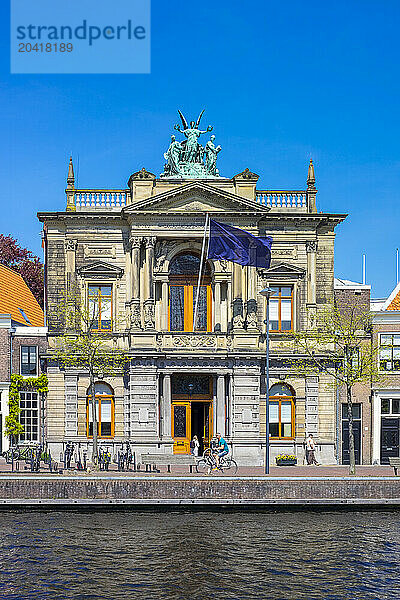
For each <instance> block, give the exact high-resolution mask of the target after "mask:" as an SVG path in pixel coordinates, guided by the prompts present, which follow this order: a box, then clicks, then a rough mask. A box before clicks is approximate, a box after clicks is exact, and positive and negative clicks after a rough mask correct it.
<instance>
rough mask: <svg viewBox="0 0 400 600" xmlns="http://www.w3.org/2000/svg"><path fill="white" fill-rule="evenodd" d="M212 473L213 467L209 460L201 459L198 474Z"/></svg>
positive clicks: (197, 463) (197, 469) (197, 465)
mask: <svg viewBox="0 0 400 600" xmlns="http://www.w3.org/2000/svg"><path fill="white" fill-rule="evenodd" d="M210 471H211V465H210V463H209V462H208V460H205V459H204V458H201V459H200V460H198V461H197V462H196V473H200V475H208V473H209V472H210Z"/></svg>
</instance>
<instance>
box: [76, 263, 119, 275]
mask: <svg viewBox="0 0 400 600" xmlns="http://www.w3.org/2000/svg"><path fill="white" fill-rule="evenodd" d="M78 273H79V275H80V276H81V277H99V278H101V279H110V278H111V279H115V278H119V277H122V275H123V273H124V271H123V269H120V268H119V267H116V266H114V265H109V264H108V263H104V262H101V261H99V260H98V261H96V262H92V263H90V264H88V265H85V266H84V267H81V268H80V269H78Z"/></svg>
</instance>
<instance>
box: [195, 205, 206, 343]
mask: <svg viewBox="0 0 400 600" xmlns="http://www.w3.org/2000/svg"><path fill="white" fill-rule="evenodd" d="M208 220H209V214H208V213H206V222H205V224H204V235H203V246H202V248H201V259H200V268H199V277H198V279H197V290H196V304H195V306H194V315H193V332H194V331H195V329H196V319H197V309H198V306H199V295H200V282H201V275H202V272H203V263H204V251H205V248H206V238H207V227H208Z"/></svg>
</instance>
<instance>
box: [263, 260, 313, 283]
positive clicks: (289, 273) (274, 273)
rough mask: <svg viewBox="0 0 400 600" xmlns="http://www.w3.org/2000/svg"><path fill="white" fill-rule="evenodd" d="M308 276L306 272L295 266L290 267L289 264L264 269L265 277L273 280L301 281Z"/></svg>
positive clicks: (279, 264)
mask: <svg viewBox="0 0 400 600" xmlns="http://www.w3.org/2000/svg"><path fill="white" fill-rule="evenodd" d="M305 274H306V272H305V270H304V269H302V268H301V267H296V266H295V265H289V264H287V263H282V262H281V263H277V264H273V265H272V266H271V267H270V268H269V269H262V275H263V277H266V278H268V279H273V278H276V279H278V278H285V277H287V278H288V279H301V278H302V277H304V275H305Z"/></svg>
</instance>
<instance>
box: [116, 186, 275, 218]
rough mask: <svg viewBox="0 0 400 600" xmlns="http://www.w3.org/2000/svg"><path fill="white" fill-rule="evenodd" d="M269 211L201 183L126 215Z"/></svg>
mask: <svg viewBox="0 0 400 600" xmlns="http://www.w3.org/2000/svg"><path fill="white" fill-rule="evenodd" d="M269 210H270V209H269V208H267V207H265V206H262V205H260V204H257V202H256V201H255V200H249V199H247V198H243V197H241V196H238V195H236V194H232V193H231V192H227V191H225V190H221V189H218V188H216V187H213V186H211V185H207V184H205V183H200V182H198V181H196V182H192V183H189V184H186V185H182V186H179V187H177V188H174V189H173V190H169V191H167V192H163V193H162V194H158V195H156V196H153V197H151V198H146V200H141V201H140V202H136V203H134V204H130V205H129V206H127V207H126V208H124V213H125V214H132V213H135V212H142V211H144V212H150V213H152V212H156V213H183V212H184V213H204V212H210V213H212V212H226V213H230V212H234V213H237V212H248V211H252V212H258V213H261V214H265V213H267V212H269Z"/></svg>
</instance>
